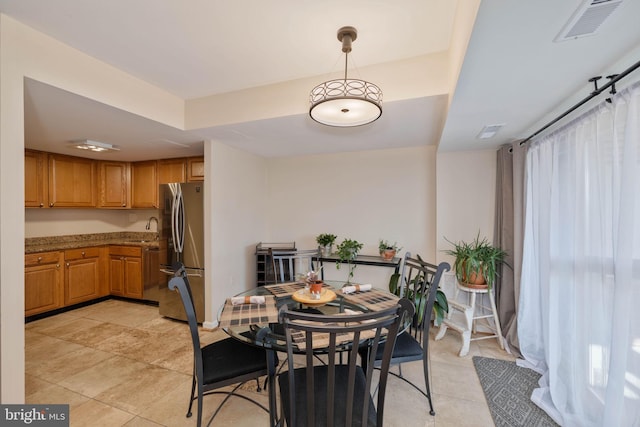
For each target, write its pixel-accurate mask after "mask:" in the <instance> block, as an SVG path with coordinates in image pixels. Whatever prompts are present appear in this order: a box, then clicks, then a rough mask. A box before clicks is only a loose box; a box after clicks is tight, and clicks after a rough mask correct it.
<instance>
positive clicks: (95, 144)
mask: <svg viewBox="0 0 640 427" xmlns="http://www.w3.org/2000/svg"><path fill="white" fill-rule="evenodd" d="M71 146H72V147H74V148H78V149H80V150H90V151H96V152H100V151H120V149H119V148H117V147H116V146H115V145H111V144H107V143H106V142H99V141H92V140H90V139H83V140H80V141H72V144H71Z"/></svg>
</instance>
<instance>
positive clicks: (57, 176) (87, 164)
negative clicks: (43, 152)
mask: <svg viewBox="0 0 640 427" xmlns="http://www.w3.org/2000/svg"><path fill="white" fill-rule="evenodd" d="M48 159H49V162H48V163H49V168H48V172H49V207H87V208H91V207H96V205H97V203H96V200H97V197H96V193H97V191H96V188H97V184H96V182H97V180H96V175H97V172H96V170H97V167H96V164H97V162H96V161H95V160H90V159H85V158H81V157H72V156H63V155H60V154H49V155H48Z"/></svg>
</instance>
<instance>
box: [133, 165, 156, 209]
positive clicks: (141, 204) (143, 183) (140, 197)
mask: <svg viewBox="0 0 640 427" xmlns="http://www.w3.org/2000/svg"><path fill="white" fill-rule="evenodd" d="M157 170H158V162H157V161H155V160H151V161H146V162H134V163H131V207H134V208H157V207H158V177H157V176H158V172H157Z"/></svg>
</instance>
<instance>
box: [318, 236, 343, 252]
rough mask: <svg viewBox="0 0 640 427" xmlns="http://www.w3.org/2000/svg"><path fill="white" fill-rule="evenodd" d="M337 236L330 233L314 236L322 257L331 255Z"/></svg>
mask: <svg viewBox="0 0 640 427" xmlns="http://www.w3.org/2000/svg"><path fill="white" fill-rule="evenodd" d="M337 237H338V236H336V235H335V234H330V233H322V234H318V235H317V236H316V242H317V243H318V246H320V251H321V252H322V256H328V255H331V252H333V243H334V242H335V241H336V239H337Z"/></svg>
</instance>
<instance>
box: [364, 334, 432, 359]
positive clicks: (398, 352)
mask: <svg viewBox="0 0 640 427" xmlns="http://www.w3.org/2000/svg"><path fill="white" fill-rule="evenodd" d="M383 352H384V345H381V346H380V347H378V351H377V352H376V358H375V360H376V366H377V365H378V363H377V362H379V361H380V360H382V353H383ZM360 356H361V357H366V356H367V349H366V348H363V349H361V350H360ZM391 359H392V360H393V361H394V363H405V362H412V361H414V360H422V346H421V345H420V343H419V342H418V341H417V340H416V339H415V338H414V337H413V336H412V335H411V334H410V333H408V332H403V333H401V334H400V335H398V338H397V339H396V346H395V347H394V348H393V354H392V355H391Z"/></svg>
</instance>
